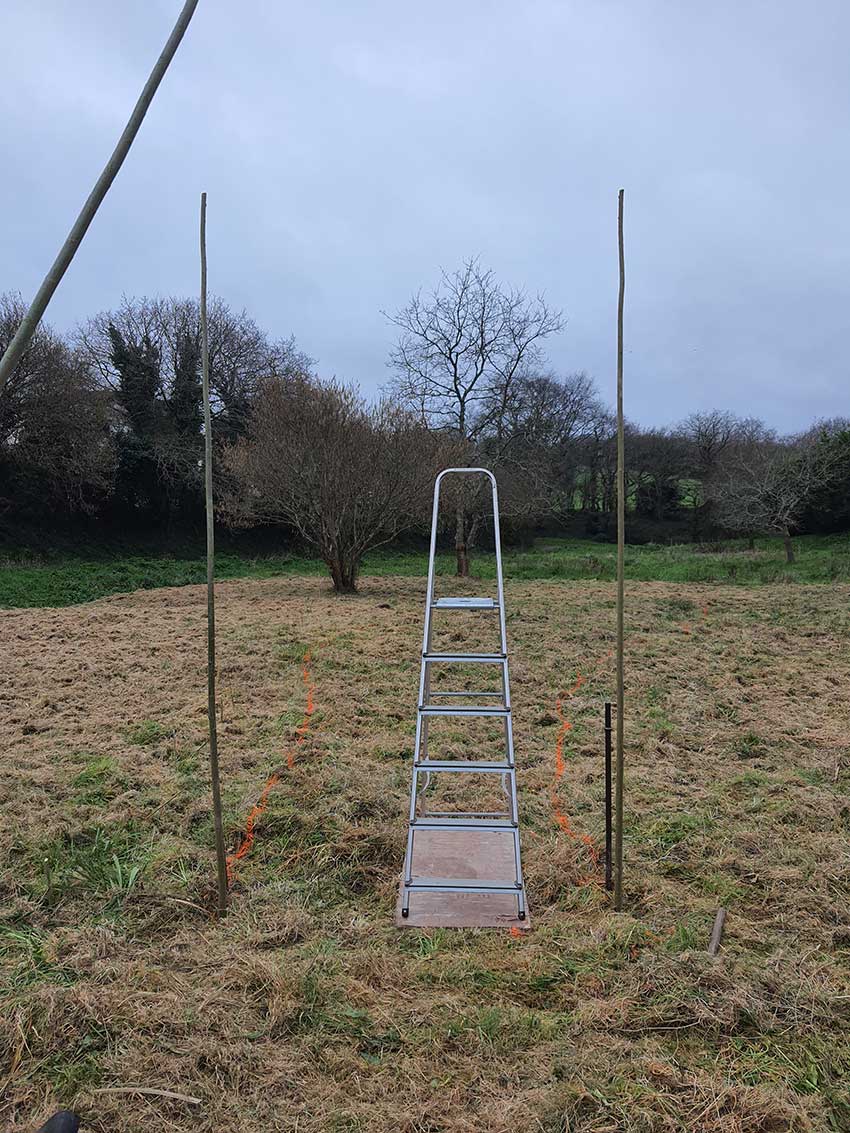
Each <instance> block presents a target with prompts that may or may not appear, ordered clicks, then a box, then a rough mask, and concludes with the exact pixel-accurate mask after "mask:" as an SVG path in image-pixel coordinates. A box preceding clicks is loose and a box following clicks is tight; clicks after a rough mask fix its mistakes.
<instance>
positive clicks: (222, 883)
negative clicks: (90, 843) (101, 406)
mask: <svg viewBox="0 0 850 1133" xmlns="http://www.w3.org/2000/svg"><path fill="white" fill-rule="evenodd" d="M201 381H202V384H203V397H204V492H205V497H206V512H207V718H208V720H209V726H210V778H211V779H212V797H213V822H214V824H215V856H216V863H217V869H218V915H219V916H224V914H225V912H226V911H227V854H226V852H225V849H224V825H223V823H222V820H221V781H220V778H219V771H218V732H217V730H216V719H215V530H214V519H215V513H214V511H213V466H212V414H211V412H210V341H209V328H208V326H207V194H206V193H201Z"/></svg>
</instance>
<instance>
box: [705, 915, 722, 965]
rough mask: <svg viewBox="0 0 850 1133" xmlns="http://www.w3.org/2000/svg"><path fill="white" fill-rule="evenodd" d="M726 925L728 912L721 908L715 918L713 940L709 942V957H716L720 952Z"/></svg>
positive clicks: (712, 929)
mask: <svg viewBox="0 0 850 1133" xmlns="http://www.w3.org/2000/svg"><path fill="white" fill-rule="evenodd" d="M725 924H726V910H725V909H724V908H720V909H718V910H717V913H716V915H715V917H714V924H713V925H712V928H711V939H710V940H709V942H708V954H709V956H716V955H717V953H718V952H719V950H720V941H721V940H722V939H723V926H724V925H725Z"/></svg>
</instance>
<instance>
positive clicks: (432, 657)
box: [422, 653, 508, 665]
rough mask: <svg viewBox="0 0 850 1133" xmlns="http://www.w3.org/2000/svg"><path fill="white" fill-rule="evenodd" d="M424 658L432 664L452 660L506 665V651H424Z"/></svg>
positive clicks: (473, 663)
mask: <svg viewBox="0 0 850 1133" xmlns="http://www.w3.org/2000/svg"><path fill="white" fill-rule="evenodd" d="M422 660H423V661H426V662H427V663H428V664H429V665H432V664H433V663H434V662H435V661H450V662H452V663H455V662H456V663H457V664H458V665H506V664H507V661H508V659H507V657H506V656H505V655H504V653H423V654H422Z"/></svg>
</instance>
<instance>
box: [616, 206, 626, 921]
mask: <svg viewBox="0 0 850 1133" xmlns="http://www.w3.org/2000/svg"><path fill="white" fill-rule="evenodd" d="M617 244H618V247H619V253H620V293H619V298H618V301H617V739H616V747H615V766H616V771H615V780H614V782H615V792H614V812H615V835H614V908H615V909H616V910H617V912H620V910H621V909H622V908H623V718H624V715H625V712H624V705H623V699H624V686H625V679H624V662H623V605H624V597H625V585H624V579H625V544H626V467H625V464H626V462H625V443H624V436H623V434H624V429H623V303H624V300H625V296H626V261H625V255H624V252H623V190H622V189H621V190H620V194H619V199H618V203H617Z"/></svg>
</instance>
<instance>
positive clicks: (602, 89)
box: [0, 0, 850, 431]
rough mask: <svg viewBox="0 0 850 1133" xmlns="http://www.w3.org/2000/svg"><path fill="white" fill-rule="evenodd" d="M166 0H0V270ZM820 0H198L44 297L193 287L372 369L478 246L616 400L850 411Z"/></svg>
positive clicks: (93, 138)
mask: <svg viewBox="0 0 850 1133" xmlns="http://www.w3.org/2000/svg"><path fill="white" fill-rule="evenodd" d="M180 6H181V0H3V4H2V11H0V38H2V42H3V43H4V68H3V70H4V74H3V79H4V81H3V83H2V84H0V120H2V123H3V129H2V137H3V146H2V152H3V172H4V175H3V177H2V178H0V206H2V215H3V216H4V217H5V218H6V221H5V223H3V224H2V226H0V265H1V266H2V276H1V277H0V290H6V289H15V290H19V291H21V292H22V293H23V294H24V296H25V297H27V298H29V297H31V295H32V294H33V293H34V291H35V289H36V287H37V286H38V284H39V283H40V281H41V279H42V277H43V275H44V272H45V271H46V269H47V267H48V266H49V264H50V262H51V261H52V259H53V257H54V255H55V253H56V251H57V249H58V246H59V244H60V243H61V241H62V239H63V238H64V236H65V234H66V232H67V229H68V227H69V226H70V224H71V222H72V220H73V218H74V216H75V215H76V213H77V211H78V209H79V207H80V205H81V204H82V201H83V199H84V198H85V196H86V195H87V193H88V191H89V189H90V188H91V185H92V183H93V181H94V178H95V176H96V175H97V173H98V172H99V171H100V169H101V167H102V165H103V163H104V161H105V159H106V157H107V156H108V154H109V152H110V151H111V148H112V146H113V144H114V142H115V140H116V138H117V136H118V134H119V132H120V130H121V129H122V128H123V125H124V123H125V121H126V117H127V115H128V113H129V111H130V109H131V107H132V105H133V103H134V101H135V99H136V97H137V96H138V93H139V90H140V89H141V85H142V83H143V82H144V79H145V78H146V76H147V74H148V72H149V70H150V67H151V65H152V63H153V60H154V59H155V57H156V56H157V54H158V53H159V51H160V49H161V47H162V44H163V43H164V41H165V38H166V36H167V34H168V32H169V30H170V28H171V25H172V23H173V20H174V18H175V17H176V14H177V12H178V10H179V8H180ZM848 42H850V4H848V3H847V2H846V0H816V2H815V3H809V4H804V3H802V0H797V2H794V3H792V2H790V0H714V2H713V3H711V4H706V3H703V2H697V0H581V2H579V0H522V2H520V3H517V0H508V2H502V0H450V2H449V0H428V3H425V4H417V5H407V4H399V3H397V2H395V3H389V2H387V0H370V2H368V3H360V4H355V3H351V2H350V0H349V2H346V0H338V2H332V0H311V2H310V3H306V4H305V3H300V4H298V3H287V2H284V0H240V3H238V4H234V3H233V2H232V0H200V4H199V6H198V10H197V12H196V14H195V17H194V20H193V23H192V25H191V26H190V28H189V31H188V33H187V36H186V39H185V40H184V42H183V45H182V46H181V48H180V50H179V52H178V54H177V56H176V58H175V60H174V63H173V64H172V68H171V70H170V72H169V74H168V75H167V76H166V78H165V81H164V83H163V85H162V87H161V88H160V91H159V93H158V95H157V97H156V99H155V101H154V104H153V106H152V108H151V110H150V112H149V114H148V117H147V119H146V121H145V124H144V126H143V127H142V131H141V133H140V135H139V137H138V139H137V141H136V143H135V145H134V148H133V150H132V151H131V153H130V156H129V158H128V159H127V162H126V164H125V166H124V169H123V170H122V172H121V174H120V176H119V178H118V180H117V181H116V183H115V185H114V186H113V188H112V190H111V192H110V194H109V196H108V197H107V200H106V202H105V204H104V205H103V207H102V208H101V211H100V213H99V214H98V216H97V218H96V220H95V222H94V225H93V226H92V228H91V229H90V231H89V234H88V236H87V238H86V240H85V242H84V244H83V246H82V248H81V250H80V251H79V253H78V255H77V258H76V260H75V261H74V264H73V265H72V267H71V269H70V271H69V272H68V274H67V276H66V277H65V280H64V282H63V283H62V285H61V288H60V290H59V292H58V293H57V294H56V296H55V298H54V300H53V303H52V305H51V307H50V309H49V315H48V317H49V320H50V321H51V322H53V323H54V324H55V325H56V326H58V327H60V328H62V329H70V328H71V327H73V325H74V324H75V323H76V322H77V321H78V320H80V319H82V318H84V317H85V316H87V315H89V314H92V313H94V312H96V311H98V310H102V309H104V308H108V307H110V306H113V305H115V304H116V303H117V302H118V300H119V299H120V297H121V295H122V293H127V294H155V293H160V294H194V293H196V290H197V275H198V269H197V235H196V233H197V210H198V196H199V192H200V190H201V189H206V190H207V192H208V194H209V245H210V261H211V263H210V279H211V287H212V289H213V290H215V291H216V292H217V293H219V294H221V295H222V296H223V297H224V298H225V299H227V300H228V301H229V302H230V303H231V304H232V305H234V306H236V307H243V306H244V307H246V308H247V309H248V311H249V312H250V313H251V314H252V315H253V316H254V317H255V318H256V319H257V321H258V322H259V323H260V324H261V325H262V326H264V327H265V328H266V329H267V330H268V331H269V332H271V333H272V334H274V335H276V336H277V335H280V336H284V335H289V334H290V333H293V334H294V335H295V336H296V338H297V340H298V343H299V345H300V346H301V347H302V349H304V350H305V351H306V352H307V353H309V354H310V355H311V356H313V357H314V358H316V359H317V361H318V369H319V371H320V372H321V373H322V374H325V375H328V376H330V375H334V374H335V375H336V376H337V377H339V378H343V379H346V380H349V381H355V382H357V383H359V384H360V385H361V386H362V388H363V389H364V390H365V391H367V392H372V391H375V390H377V389H378V388H379V386H380V385H381V384H383V383H384V382H385V381H386V380H387V377H388V371H387V369H386V356H387V351H388V349H389V346H390V344H391V342H392V339H393V333H392V328H391V327H390V326H388V324H387V322H386V320H385V319H384V318H383V317H382V315H381V310H382V309H387V310H395V309H396V308H398V307H399V306H401V305H402V304H403V303H404V302H405V300H406V299H407V297H408V296H409V295H410V293H411V292H413V291H414V290H416V289H417V288H418V287H419V286H428V285H430V284H432V283H434V282H436V280H437V278H438V276H439V270H440V268H441V267H445V268H447V269H452V268H454V267H455V266H457V265H458V264H459V263H460V261H461V260H462V259H463V258H464V257H466V256H468V255H479V256H480V257H481V259H482V262H483V263H484V264H485V265H486V266H490V267H492V268H493V269H494V270H495V272H496V273H497V275H498V276H499V277H500V279H502V280H503V281H504V282H506V283H509V284H513V285H519V286H524V287H526V288H528V289H529V290H530V291H537V290H540V291H544V292H545V293H546V296H547V298H548V299H549V301H550V302H551V303H552V304H554V305H556V306H560V307H562V308H563V309H564V311H565V313H566V315H567V319H568V322H567V326H566V329H565V331H564V333H563V334H561V335H560V336H558V338H557V339H556V340H551V341H550V344H549V354H550V357H551V360H552V364H553V367H554V368H555V369H557V370H559V371H561V372H570V371H574V370H586V371H588V372H589V373H590V374H592V375H593V376H594V377H595V379H596V380H597V382H598V384H599V386H600V389H601V390H602V392H603V393H604V394H605V395H606V397H609V398H611V397H612V394H613V379H614V333H615V307H616V285H617V279H616V196H617V190H618V188H619V187H620V186H621V185H622V186H624V187H625V190H626V241H627V244H626V255H627V276H628V283H627V319H626V335H627V344H626V345H627V355H626V383H627V384H626V402H627V413H628V415H629V416H630V417H631V418H632V419H634V420H636V421H639V422H642V423H644V424H648V423H656V424H663V423H669V422H672V421H675V420H677V419H678V418H680V417H682V416H684V415H685V414H686V413H687V412H689V411H690V410H692V409H698V408H703V409H704V408H711V407H714V406H719V407H723V408H730V409H733V410H735V411H737V412H739V413H742V414H757V415H759V416H762V417H764V418H765V419H766V420H767V421H768V422H769V423H771V424H772V425H774V426H776V427H778V428H780V429H782V430H787V431H791V430H795V429H798V428H800V427H802V426H803V425H805V424H806V423H808V422H809V421H810V420H811V419H812V418H814V417H817V416H829V415H836V414H848V413H850V397H849V396H848V394H849V393H850V391H848V376H850V373H848V361H847V356H848V354H847V346H846V340H847V323H848V311H850V207H848V192H850V134H848V125H850V68H848V65H847V44H848Z"/></svg>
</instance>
